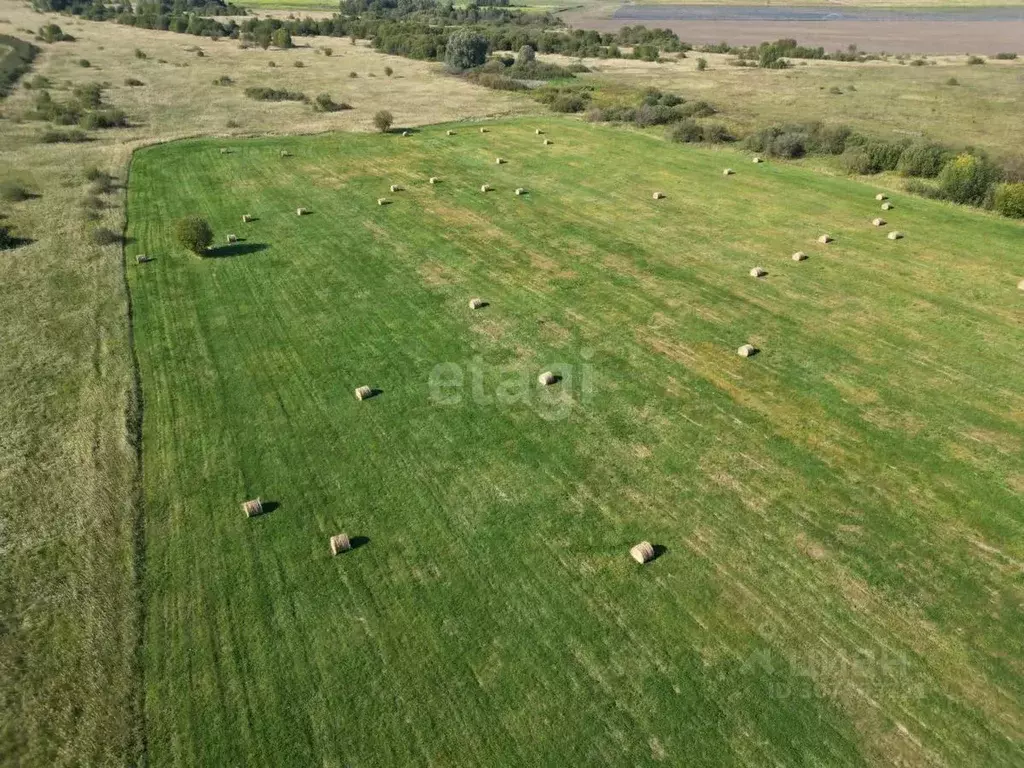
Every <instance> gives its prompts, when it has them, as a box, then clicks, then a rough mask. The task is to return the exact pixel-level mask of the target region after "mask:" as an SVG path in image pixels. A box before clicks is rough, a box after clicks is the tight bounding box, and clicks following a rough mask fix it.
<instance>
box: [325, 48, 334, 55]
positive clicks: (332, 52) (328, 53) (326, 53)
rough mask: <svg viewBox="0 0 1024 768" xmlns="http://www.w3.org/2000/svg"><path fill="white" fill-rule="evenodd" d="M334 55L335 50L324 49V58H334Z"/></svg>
mask: <svg viewBox="0 0 1024 768" xmlns="http://www.w3.org/2000/svg"><path fill="white" fill-rule="evenodd" d="M333 54H334V49H333V48H324V56H332V55H333Z"/></svg>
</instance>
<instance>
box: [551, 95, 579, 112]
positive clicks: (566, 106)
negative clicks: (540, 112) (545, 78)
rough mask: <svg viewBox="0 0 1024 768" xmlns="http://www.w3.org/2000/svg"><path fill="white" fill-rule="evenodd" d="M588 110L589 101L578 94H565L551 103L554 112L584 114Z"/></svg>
mask: <svg viewBox="0 0 1024 768" xmlns="http://www.w3.org/2000/svg"><path fill="white" fill-rule="evenodd" d="M586 108H587V100H586V99H585V98H584V97H583V96H580V95H579V94H578V93H563V94H560V95H558V96H556V97H555V98H554V100H553V101H552V102H551V111H552V112H564V113H567V114H570V113H573V112H582V111H583V110H584V109H586Z"/></svg>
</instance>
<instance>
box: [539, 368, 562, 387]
mask: <svg viewBox="0 0 1024 768" xmlns="http://www.w3.org/2000/svg"><path fill="white" fill-rule="evenodd" d="M537 381H539V382H540V383H541V384H542V385H543V386H545V387H550V386H551V385H552V384H555V383H557V382H558V377H557V376H555V374H553V373H552V372H551V371H544V373H542V374H541V375H540V376H538V377H537Z"/></svg>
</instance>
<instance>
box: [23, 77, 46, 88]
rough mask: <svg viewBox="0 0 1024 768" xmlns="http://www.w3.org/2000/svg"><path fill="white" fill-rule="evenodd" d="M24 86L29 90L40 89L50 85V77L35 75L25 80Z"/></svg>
mask: <svg viewBox="0 0 1024 768" xmlns="http://www.w3.org/2000/svg"><path fill="white" fill-rule="evenodd" d="M25 87H26V88H28V89H29V90H32V89H35V90H37V91H41V90H43V89H44V88H49V87H50V78H48V77H46V76H45V75H36V76H35V77H33V78H32V79H31V80H26V81H25Z"/></svg>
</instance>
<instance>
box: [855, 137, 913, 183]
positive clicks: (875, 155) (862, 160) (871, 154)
mask: <svg viewBox="0 0 1024 768" xmlns="http://www.w3.org/2000/svg"><path fill="white" fill-rule="evenodd" d="M904 149H905V145H904V144H903V143H902V142H887V141H869V142H867V143H864V144H860V145H855V146H848V147H847V148H846V151H845V152H843V156H842V164H843V166H844V167H845V168H846V170H847V171H848V172H849V173H859V174H862V175H868V174H873V173H881V172H882V171H894V170H896V166H897V165H898V164H899V161H900V157H901V156H902V155H903V152H904Z"/></svg>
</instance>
